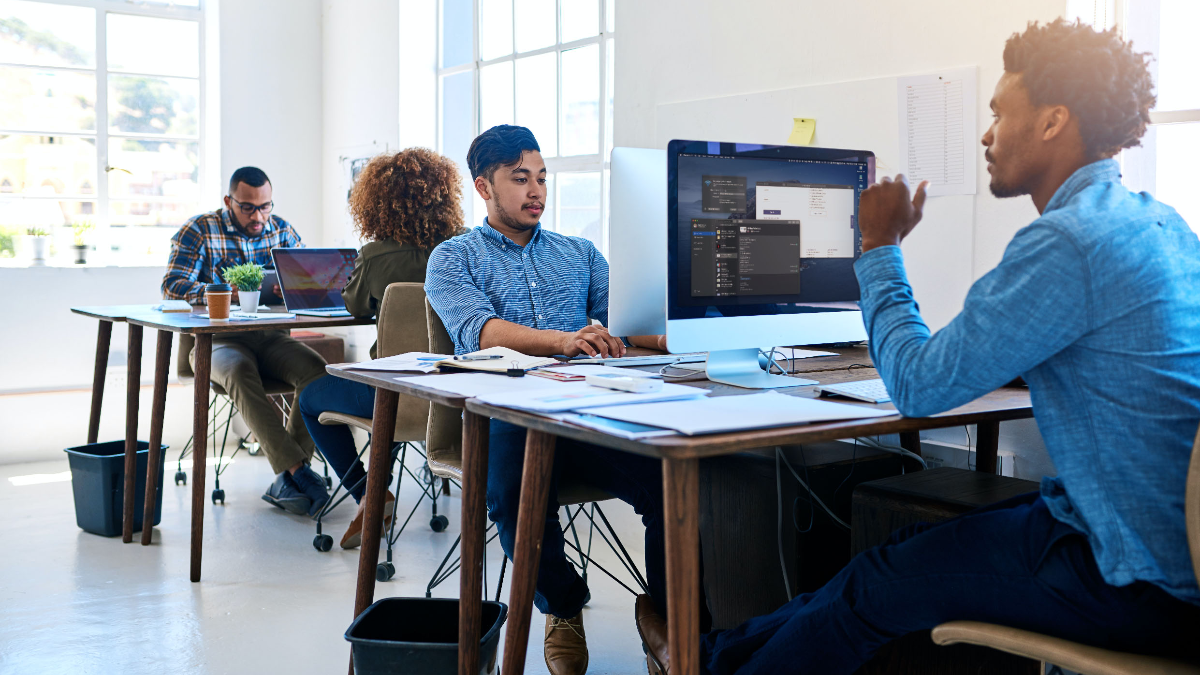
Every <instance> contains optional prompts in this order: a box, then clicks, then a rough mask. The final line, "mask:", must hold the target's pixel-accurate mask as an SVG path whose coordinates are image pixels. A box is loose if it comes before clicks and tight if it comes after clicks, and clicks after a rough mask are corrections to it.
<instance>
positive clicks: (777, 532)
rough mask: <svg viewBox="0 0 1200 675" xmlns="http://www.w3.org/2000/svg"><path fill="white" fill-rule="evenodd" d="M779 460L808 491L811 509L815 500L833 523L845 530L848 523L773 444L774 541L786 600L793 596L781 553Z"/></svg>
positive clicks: (781, 519) (785, 560) (793, 518)
mask: <svg viewBox="0 0 1200 675" xmlns="http://www.w3.org/2000/svg"><path fill="white" fill-rule="evenodd" d="M800 451H801V453H803V452H804V448H803V446H801V449H800ZM801 459H803V454H802V455H801ZM780 462H782V463H783V465H784V466H786V467H787V468H788V471H790V472H791V473H792V477H793V478H795V479H796V482H797V483H799V484H800V486H801V487H803V488H804V489H805V491H807V492H808V497H809V504H810V510H811V511H815V509H811V503H812V502H814V501H815V502H816V503H817V505H818V506H820V507H821V508H822V509H823V510H824V511H825V513H826V514H828V515H829V517H830V518H832V519H833V521H834V522H835V523H837V524H838V525H841V526H842V527H844V528H845V529H847V530H849V529H850V525H849V524H848V523H846V521H844V520H842V519H841V518H838V516H837V514H836V513H834V512H833V510H832V509H830V508H829V507H828V506H826V505H825V502H823V501H821V498H820V497H819V496H817V494H816V493H815V492H813V490H812V488H811V487H809V485H808V482H807V481H805V480H804V479H803V478H801V477H800V474H799V473H797V472H796V469H795V468H793V467H792V463H791V462H789V461H788V458H787V457H786V456H784V454H783V447H782V446H778V445H777V446H775V506H776V509H775V511H776V527H775V542H776V545H777V546H778V548H779V570H780V572H781V573H782V574H783V588H784V591H786V592H787V597H788V600H789V601H791V599H792V597H793V596H792V584H791V582H790V581H788V576H787V558H786V557H785V556H784V554H783V478H782V477H783V472H782V471H781V470H780V466H779V464H780ZM804 473H805V475H807V474H808V462H807V461H805V462H804ZM798 501H799V498H797V500H796V502H793V503H792V524H793V525H796V520H795V506H796V503H797V502H798ZM811 527H812V523H811V521H810V523H809V528H810V529H811ZM796 529H799V527H798V526H797V528H796Z"/></svg>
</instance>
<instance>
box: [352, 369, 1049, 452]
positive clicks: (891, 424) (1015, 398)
mask: <svg viewBox="0 0 1200 675" xmlns="http://www.w3.org/2000/svg"><path fill="white" fill-rule="evenodd" d="M817 349H821V350H822V351H831V352H836V353H837V356H827V357H815V358H811V359H796V360H795V361H791V362H789V363H790V366H791V367H789V370H791V371H792V373H793V374H795V375H797V376H800V377H804V378H807V379H810V380H816V381H818V382H820V383H821V384H833V383H838V382H854V381H858V380H870V379H874V378H877V377H879V375H878V374H877V373H876V372H875V368H874V367H873V366H872V365H871V357H870V356H869V355H868V353H867V349H866V347H849V348H830V347H817ZM638 352H645V353H649V352H646V350H636V351H635V350H631V353H638ZM659 368H660V366H645V367H642V368H641V370H658V369H659ZM328 371H329V372H330V373H331V374H333V375H336V376H338V377H344V378H346V379H350V380H354V381H356V382H363V383H365V384H369V385H371V386H373V387H383V388H384V389H389V390H391V391H396V392H399V393H401V394H407V395H409V396H415V397H418V398H423V399H426V400H429V401H433V402H435V403H440V404H442V405H447V406H450V407H454V408H466V409H467V410H470V411H471V412H474V413H478V414H480V415H484V416H486V417H492V418H495V419H499V420H503V421H506V422H511V423H513V424H517V425H519V426H523V427H527V428H530V429H537V430H539V431H545V432H548V433H553V434H555V435H559V436H565V437H568V438H573V439H576V440H580V441H585V442H589V443H595V444H597V445H604V446H607V447H611V448H618V449H621V450H625V451H628V452H634V453H637V454H642V455H649V456H653V457H658V458H663V457H666V458H671V459H686V458H691V457H706V456H712V455H722V454H729V453H733V452H739V451H742V450H746V449H748V448H756V447H767V446H773V445H798V444H802V443H815V442H818V441H828V440H837V439H843V438H853V437H857V436H879V435H883V434H894V433H900V432H905V431H920V430H922V429H938V428H945V427H955V426H962V425H967V424H976V423H980V422H1003V421H1007V420H1015V419H1026V418H1030V417H1033V408H1032V404H1031V403H1030V399H1029V390H1028V389H1027V388H1025V387H1003V388H1000V389H997V390H996V391H993V392H991V393H989V394H986V395H984V396H981V397H980V398H978V399H976V400H974V401H972V402H970V403H968V404H966V405H964V406H960V407H958V408H955V409H954V410H950V411H947V412H945V413H941V414H939V415H935V416H933V417H921V418H912V417H900V416H895V417H881V418H869V419H862V420H845V421H839V422H825V423H817V424H805V425H798V426H792V427H779V428H773V429H756V430H752V431H743V432H736V433H725V434H708V435H704V436H683V435H678V436H664V437H659V438H647V439H642V440H636V441H635V440H629V439H624V438H619V437H616V436H610V435H608V434H605V433H602V432H600V431H596V430H592V429H586V428H583V427H578V426H574V425H571V424H566V423H564V422H560V421H558V420H554V419H551V418H548V417H543V416H541V415H537V414H535V413H530V412H525V411H520V410H513V409H511V408H498V407H495V406H490V405H487V404H484V403H481V402H480V401H477V400H474V399H471V400H468V399H467V398H466V397H463V396H458V395H456V394H451V393H448V392H444V391H440V390H437V389H432V388H428V387H423V386H417V385H414V384H409V383H406V382H405V379H406V378H405V377H403V376H400V375H398V374H397V373H391V372H389V373H380V372H371V371H362V370H358V371H353V370H339V369H336V368H328ZM667 372H668V373H680V372H681V371H679V370H668V371H667ZM668 381H670V382H675V383H681V384H686V385H690V386H695V387H703V388H705V389H708V390H710V391H711V392H712V393H711V394H710V396H739V395H746V394H752V393H757V390H752V389H743V388H741V387H734V386H730V385H725V384H717V383H715V382H710V381H709V380H708V379H707V378H706V377H705V376H704V373H703V372H702V371H701V372H697V373H694V374H692V375H688V376H686V377H682V378H670V379H669V380H668ZM775 391H778V392H780V393H783V394H788V395H791V396H805V397H808V398H814V397H816V395H817V394H816V392H815V391H814V387H813V386H812V385H807V386H798V387H795V388H793V389H776V390H775ZM836 400H837V401H838V402H839V403H848V404H851V405H863V406H870V407H872V408H878V409H883V410H895V407H894V406H893V405H892V404H890V403H884V404H880V405H871V404H869V403H861V402H856V401H851V400H849V399H836Z"/></svg>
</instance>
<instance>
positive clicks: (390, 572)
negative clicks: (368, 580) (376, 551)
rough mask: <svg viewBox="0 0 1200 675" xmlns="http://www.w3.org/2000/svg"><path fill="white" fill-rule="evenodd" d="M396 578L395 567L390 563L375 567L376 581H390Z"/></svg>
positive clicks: (382, 563)
mask: <svg viewBox="0 0 1200 675" xmlns="http://www.w3.org/2000/svg"><path fill="white" fill-rule="evenodd" d="M394 576H396V566H395V565H393V564H392V563H390V562H381V563H379V564H378V565H376V566H375V580H376V581H391V580H392V577H394Z"/></svg>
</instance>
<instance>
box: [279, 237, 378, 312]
mask: <svg viewBox="0 0 1200 675" xmlns="http://www.w3.org/2000/svg"><path fill="white" fill-rule="evenodd" d="M357 257H358V251H357V250H355V249H352V248H273V249H271V259H272V260H273V261H274V262H275V272H276V274H278V275H279V288H280V291H281V292H282V293H283V304H284V306H285V307H287V311H289V312H291V313H293V314H300V315H305V316H329V317H331V316H350V312H349V311H347V310H346V302H345V301H344V300H342V289H343V288H345V287H346V284H347V283H348V282H349V281H350V272H351V271H352V270H353V269H354V259H355V258H357Z"/></svg>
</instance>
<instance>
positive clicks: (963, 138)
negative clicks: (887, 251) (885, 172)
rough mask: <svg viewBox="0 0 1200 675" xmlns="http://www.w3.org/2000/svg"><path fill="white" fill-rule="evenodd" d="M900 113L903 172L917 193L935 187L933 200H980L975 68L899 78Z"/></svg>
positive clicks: (932, 194)
mask: <svg viewBox="0 0 1200 675" xmlns="http://www.w3.org/2000/svg"><path fill="white" fill-rule="evenodd" d="M897 83H898V84H897V95H898V96H899V100H898V101H897V107H898V110H899V111H900V172H901V173H903V174H904V175H905V176H906V177H907V178H908V184H909V185H910V186H912V187H913V188H914V189H915V188H916V186H917V184H918V183H920V182H921V181H923V180H928V181H930V187H929V190H928V194H929V195H930V196H931V197H936V196H941V195H973V194H975V168H976V162H977V158H976V153H977V152H978V148H979V139H978V138H977V136H976V128H975V119H976V118H975V113H976V110H975V109H976V100H977V98H978V95H977V92H976V75H975V68H960V69H956V70H948V71H943V72H940V73H934V74H932V75H918V76H915V77H901V78H897Z"/></svg>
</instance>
